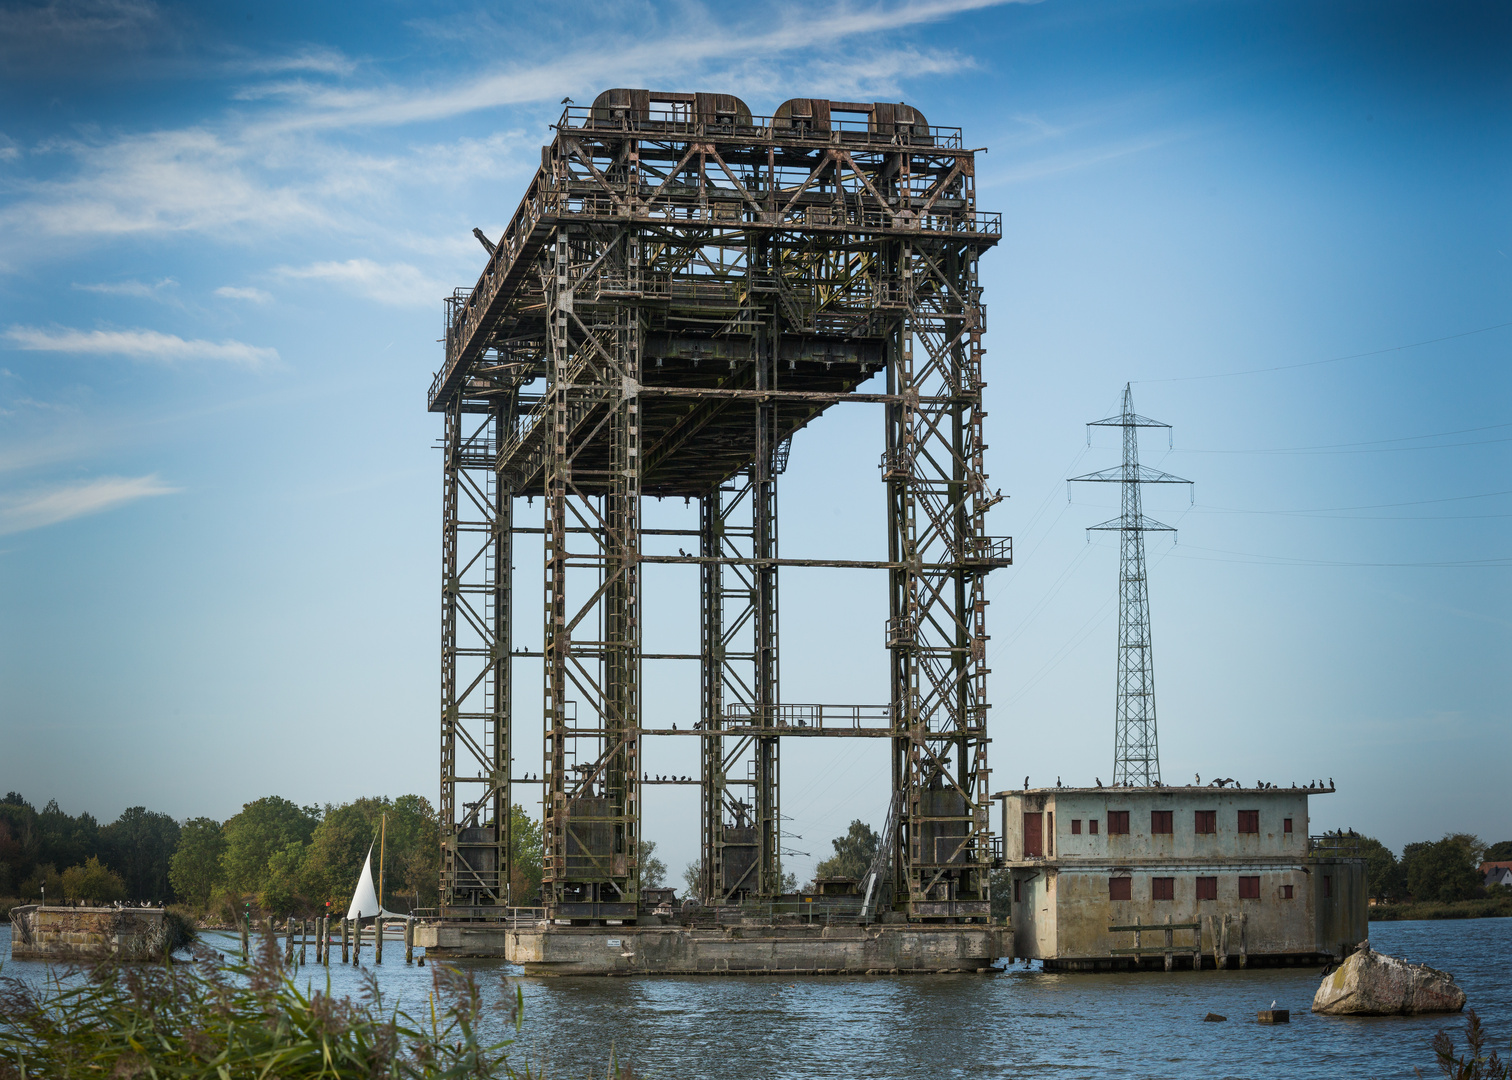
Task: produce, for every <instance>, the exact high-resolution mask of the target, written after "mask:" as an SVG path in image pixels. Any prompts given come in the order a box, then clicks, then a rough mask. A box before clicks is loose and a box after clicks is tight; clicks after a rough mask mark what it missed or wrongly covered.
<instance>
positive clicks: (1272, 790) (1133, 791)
mask: <svg viewBox="0 0 1512 1080" xmlns="http://www.w3.org/2000/svg"><path fill="white" fill-rule="evenodd" d="M1333 790H1334V789H1333V788H1331V787H1307V786H1305V785H1298V786H1297V787H1290V786H1283V785H1281V784H1277V785H1275V786H1274V787H1263V788H1262V787H1242V786H1240V785H1237V784H1235V785H1232V786H1224V787H1219V786H1218V785H1216V784H1166V785H1162V786H1160V787H1112V786H1108V787H1071V786H1070V785H1067V786H1065V787H1036V788H1009V789H1008V790H1007V791H999V792H997V793H996V794H995V795H993V796H992V798H994V799H1006V798H1008V797H1009V796H1010V795H1055V794H1060V795H1096V794H1103V795H1120V796H1125V795H1133V796H1138V795H1167V794H1169V795H1190V794H1194V793H1196V792H1201V793H1203V794H1204V795H1212V794H1214V793H1224V792H1226V793H1228V794H1230V795H1232V794H1235V793H1238V792H1242V793H1244V794H1246V795H1328V794H1330V793H1331V792H1332V791H1333Z"/></svg>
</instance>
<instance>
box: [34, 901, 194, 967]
mask: <svg viewBox="0 0 1512 1080" xmlns="http://www.w3.org/2000/svg"><path fill="white" fill-rule="evenodd" d="M10 922H11V956H12V957H13V958H15V959H17V960H56V961H63V962H72V961H99V960H123V961H152V960H161V959H162V958H163V956H164V954H165V953H167V952H168V951H169V949H170V948H171V947H172V945H173V944H174V935H173V931H172V928H171V927H170V926H169V925H168V923H167V921H166V919H165V917H164V914H163V910H162V908H115V907H42V906H40V905H37V904H24V905H21V906H18V907H13V908H11V911H10Z"/></svg>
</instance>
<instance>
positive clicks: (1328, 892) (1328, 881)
mask: <svg viewBox="0 0 1512 1080" xmlns="http://www.w3.org/2000/svg"><path fill="white" fill-rule="evenodd" d="M1332 895H1333V878H1332V877H1330V876H1329V875H1327V874H1324V875H1323V897H1324V899H1327V898H1328V897H1330V896H1332Z"/></svg>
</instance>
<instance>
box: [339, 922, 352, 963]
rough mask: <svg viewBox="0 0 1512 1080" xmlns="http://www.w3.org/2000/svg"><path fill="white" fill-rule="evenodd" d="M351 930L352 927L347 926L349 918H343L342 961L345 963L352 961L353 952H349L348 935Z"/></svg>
mask: <svg viewBox="0 0 1512 1080" xmlns="http://www.w3.org/2000/svg"><path fill="white" fill-rule="evenodd" d="M349 931H350V928H349V927H348V926H347V920H346V919H342V920H341V962H342V963H343V964H347V963H350V962H351V953H350V952H349V946H348V945H347V935H348V933H349Z"/></svg>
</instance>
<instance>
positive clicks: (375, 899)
mask: <svg viewBox="0 0 1512 1080" xmlns="http://www.w3.org/2000/svg"><path fill="white" fill-rule="evenodd" d="M387 836H388V818H387V816H385V817H384V818H383V819H382V825H381V826H380V827H379V833H378V837H379V839H378V841H377V843H376V845H375V844H369V845H368V853H367V858H366V859H364V860H363V861H362V876H361V877H360V878H358V879H357V888H356V890H355V891H354V892H353V893H352V905H351V907H349V908H347V914H346V917H347V921H348V922H353V921H355V920H357V919H371V918H375V917H382V918H385V919H408V918H409V916H408V915H401V914H399V913H398V912H397V911H390V910H389V909H388V908H386V907H384V906H383V896H382V894H381V893H380V892H379V891H378V889H377V887H376V886H375V885H374V884H373V848H374V847H375V846H376V847H377V848H378V866H379V869H380V872H381V870H382V867H383V846H384V841H385V840H386V839H387Z"/></svg>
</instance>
